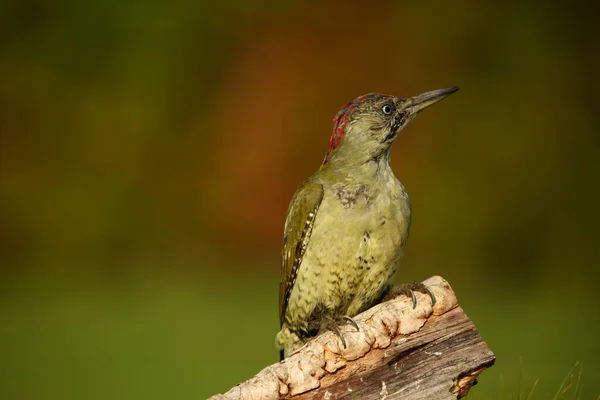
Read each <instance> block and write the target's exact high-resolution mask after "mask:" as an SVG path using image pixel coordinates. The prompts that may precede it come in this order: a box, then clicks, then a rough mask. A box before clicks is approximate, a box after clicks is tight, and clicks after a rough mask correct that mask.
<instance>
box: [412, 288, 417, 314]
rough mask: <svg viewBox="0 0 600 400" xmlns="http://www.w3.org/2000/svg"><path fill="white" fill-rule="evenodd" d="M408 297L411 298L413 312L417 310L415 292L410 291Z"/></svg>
mask: <svg viewBox="0 0 600 400" xmlns="http://www.w3.org/2000/svg"><path fill="white" fill-rule="evenodd" d="M410 297H411V298H412V303H413V310H414V309H415V308H417V296H415V292H413V291H412V290H411V291H410Z"/></svg>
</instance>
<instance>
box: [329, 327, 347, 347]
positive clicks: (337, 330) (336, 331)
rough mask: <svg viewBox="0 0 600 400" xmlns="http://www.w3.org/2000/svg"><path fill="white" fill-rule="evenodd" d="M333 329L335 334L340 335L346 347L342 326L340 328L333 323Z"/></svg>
mask: <svg viewBox="0 0 600 400" xmlns="http://www.w3.org/2000/svg"><path fill="white" fill-rule="evenodd" d="M331 330H333V332H335V334H336V335H338V337H339V338H340V340H341V342H342V346H344V348H346V339H344V335H342V332H340V328H338V327H337V325H333V326H332V327H331Z"/></svg>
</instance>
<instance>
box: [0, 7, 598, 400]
mask: <svg viewBox="0 0 600 400" xmlns="http://www.w3.org/2000/svg"><path fill="white" fill-rule="evenodd" d="M599 37H600V31H599V29H598V25H597V13H596V12H594V9H593V6H592V5H591V4H590V5H586V4H584V3H578V2H566V1H563V2H559V1H558V2H548V3H534V2H531V3H526V2H525V3H524V2H521V3H512V2H491V1H488V2H477V1H460V2H404V1H380V2H371V3H368V2H354V1H350V2H349V1H337V0H336V1H323V2H316V1H308V2H298V1H284V2H269V1H258V2H243V1H236V0H233V1H228V2H206V1H185V0H184V1H176V2H170V3H168V2H162V3H159V2H142V1H135V0H133V1H125V2H123V1H115V0H109V1H86V2H58V1H42V0H33V1H32V0H25V1H13V0H8V1H4V2H2V3H1V4H0V135H1V136H0V140H1V143H0V184H1V186H0V201H1V208H0V248H1V254H2V258H1V271H0V279H1V283H0V289H1V294H0V360H2V362H1V363H0V398H2V399H96V398H97V399H107V398H113V399H120V398H123V399H125V398H127V399H132V398H144V399H149V398H152V399H154V398H155V399H164V398H204V397H206V396H208V395H210V394H213V393H216V392H219V391H224V390H226V389H228V388H229V387H230V386H232V385H234V384H235V383H237V382H239V381H241V380H244V379H246V378H248V377H250V376H252V375H254V374H255V373H256V372H258V371H259V370H260V369H261V368H263V367H264V366H266V365H268V364H270V363H272V362H274V361H276V359H277V356H278V355H277V352H276V350H275V348H274V335H275V333H276V331H277V328H278V320H277V311H276V310H277V282H278V280H279V254H280V246H281V235H282V229H283V222H284V216H285V211H286V207H287V204H288V201H289V200H290V198H291V196H292V194H293V192H294V191H295V189H296V188H297V187H298V185H299V184H300V183H301V182H302V181H303V180H304V179H305V178H307V177H308V176H309V175H310V174H311V173H312V172H314V171H315V170H316V169H317V168H318V167H319V165H320V163H321V161H322V158H323V156H324V154H325V151H326V148H327V143H328V137H329V133H330V129H331V125H330V121H331V118H332V117H333V116H334V114H335V113H336V112H337V110H338V108H339V107H340V106H341V105H342V104H344V103H345V102H347V101H348V100H350V99H352V98H353V97H355V96H357V95H359V94H362V93H366V92H373V91H379V92H384V93H391V94H395V95H398V96H403V97H406V96H411V95H414V94H418V93H420V92H424V91H426V90H430V89H436V88H440V87H444V86H449V85H457V86H460V88H461V90H460V91H459V92H458V93H457V94H456V95H454V96H452V97H451V98H449V99H447V100H445V101H444V102H442V103H441V104H439V105H436V106H435V107H432V108H431V109H429V110H427V111H426V112H424V113H423V114H421V116H419V118H417V119H416V120H415V121H414V122H413V123H412V124H411V125H410V126H409V128H408V129H406V131H404V132H403V134H402V135H401V137H400V138H399V140H398V141H397V143H396V144H395V146H394V148H393V156H392V157H393V168H394V170H395V172H396V174H397V176H398V177H399V178H400V179H401V180H402V181H403V182H404V183H405V185H406V186H407V188H408V190H409V192H410V194H411V197H412V200H413V229H412V236H411V239H410V241H409V244H408V250H407V254H406V257H405V259H404V262H403V270H402V271H401V274H400V277H399V279H400V280H402V281H410V280H422V279H425V278H427V277H428V276H430V275H433V274H440V275H442V276H444V277H445V278H447V279H448V280H449V281H450V282H451V284H452V285H453V287H454V288H455V290H456V291H457V293H458V296H459V300H460V301H461V304H462V305H463V307H464V308H465V309H466V311H467V313H468V314H469V316H470V317H471V318H472V319H473V320H474V322H475V323H476V325H477V327H478V328H479V330H480V332H481V334H482V335H483V336H484V338H485V339H486V340H487V341H488V343H489V345H490V347H491V348H492V349H493V350H494V351H495V353H496V356H497V365H496V366H495V367H493V368H492V369H490V370H489V371H487V372H485V373H484V374H483V375H482V376H481V379H480V384H479V385H478V386H477V387H476V388H475V389H474V390H473V392H472V395H471V396H472V397H473V398H479V399H490V398H491V399H510V398H513V399H514V398H519V397H518V396H523V398H525V395H527V394H528V392H529V389H530V388H531V386H532V385H533V383H534V381H535V380H536V379H538V378H539V384H538V386H537V388H536V389H535V391H534V393H533V395H532V397H531V398H532V399H547V398H548V399H549V398H553V396H554V395H555V394H556V393H557V391H559V387H560V386H561V382H562V381H563V380H564V379H565V378H567V381H568V383H569V382H571V380H569V379H568V378H569V371H570V370H571V369H572V368H573V367H574V366H576V363H578V362H579V364H577V366H576V367H575V369H576V373H575V377H578V376H580V375H581V380H580V384H579V388H578V390H579V394H580V396H581V397H580V398H581V399H594V398H596V396H598V394H599V393H600V381H598V379H597V378H598V377H599V376H600V361H599V357H600V345H599V344H598V331H599V330H600V311H599V308H598V306H599V305H600V302H599V301H598V289H597V287H598V286H597V285H598V284H597V281H596V279H597V278H598V277H599V276H600V272H599V266H600V252H599V251H598V250H599V238H600V235H599V230H598V227H599V226H600V214H599V213H598V211H597V210H598V204H599V200H600V198H599V196H598V194H597V190H596V186H597V185H598V183H599V182H600V163H599V161H598V160H599V155H600V135H599V133H600V129H599V128H600V117H599V114H598V106H597V104H598V95H599V94H600V90H599V89H600V87H599V86H600V85H599V83H598V82H599V81H598V79H597V72H598V71H599V70H600V63H599V59H600V47H599V46H598V43H599ZM233 360H235V361H233ZM581 367H582V368H581ZM580 372H581V374H580ZM571 383H573V385H572V386H571V387H570V389H568V390H567V391H566V392H565V398H576V392H575V387H576V386H577V385H576V379H575V380H574V381H573V382H571Z"/></svg>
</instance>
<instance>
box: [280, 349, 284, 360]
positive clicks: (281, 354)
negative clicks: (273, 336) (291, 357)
mask: <svg viewBox="0 0 600 400" xmlns="http://www.w3.org/2000/svg"><path fill="white" fill-rule="evenodd" d="M283 358H284V357H283V350H279V361H283Z"/></svg>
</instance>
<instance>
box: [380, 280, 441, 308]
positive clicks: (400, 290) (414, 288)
mask: <svg viewBox="0 0 600 400" xmlns="http://www.w3.org/2000/svg"><path fill="white" fill-rule="evenodd" d="M415 292H421V293H424V294H427V295H429V297H431V306H432V307H433V306H434V305H435V295H434V294H433V292H432V291H431V289H429V288H428V287H427V286H426V285H424V284H422V283H420V282H419V283H416V282H413V283H404V284H402V285H395V286H392V287H391V289H390V290H389V291H388V292H387V294H386V295H385V296H383V301H388V300H391V299H395V298H396V297H398V296H407V297H410V298H411V300H412V303H413V309H414V308H416V307H417V297H416V296H415Z"/></svg>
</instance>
